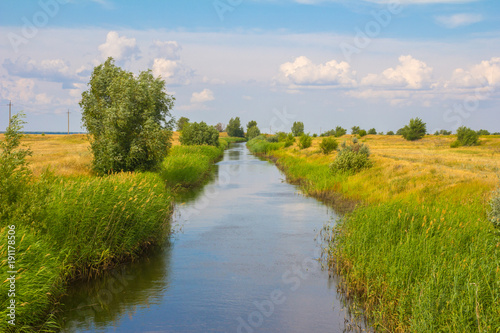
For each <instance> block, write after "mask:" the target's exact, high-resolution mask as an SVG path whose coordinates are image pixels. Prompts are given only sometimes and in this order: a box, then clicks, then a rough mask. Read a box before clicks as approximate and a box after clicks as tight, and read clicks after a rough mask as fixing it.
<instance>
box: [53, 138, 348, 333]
mask: <svg viewBox="0 0 500 333" xmlns="http://www.w3.org/2000/svg"><path fill="white" fill-rule="evenodd" d="M284 178H285V177H284V175H283V174H282V173H281V172H280V171H279V170H278V169H277V168H276V166H274V165H273V164H272V163H270V162H268V161H264V160H261V159H259V158H258V157H255V156H254V155H252V154H251V153H250V152H249V151H248V150H247V148H246V147H245V144H244V143H243V144H233V145H231V147H230V148H229V149H228V150H226V151H225V153H224V158H223V159H222V161H221V162H219V163H217V165H216V167H215V168H214V172H213V177H212V180H211V181H210V182H209V183H208V184H207V185H206V186H204V187H203V188H202V189H199V190H198V191H196V192H193V193H190V194H189V195H187V196H186V198H183V199H184V200H183V201H184V202H182V201H181V202H179V203H178V205H177V207H176V211H175V213H174V217H173V224H174V225H173V228H174V230H175V233H174V234H173V235H172V237H171V239H170V240H169V241H168V244H166V245H165V246H164V247H163V248H162V249H161V250H159V251H157V252H156V253H153V254H152V255H150V256H149V257H148V258H145V259H142V260H140V261H136V262H133V263H131V264H127V265H126V266H125V267H121V268H119V269H115V270H114V271H111V272H109V273H107V274H106V275H105V276H103V277H102V278H99V279H96V280H92V281H90V282H85V283H82V282H79V283H78V284H76V285H73V286H71V288H70V290H69V293H68V296H67V297H66V298H65V299H63V303H64V304H65V306H64V309H63V310H64V312H63V315H64V317H66V326H65V328H64V330H63V331H64V332H134V333H135V332H244V333H250V332H300V333H302V332H342V331H343V330H344V328H345V326H344V318H345V317H346V316H347V315H346V311H345V310H343V307H342V304H341V302H340V301H339V295H338V294H337V292H336V283H335V281H334V280H333V279H332V278H329V274H328V272H327V271H325V270H322V268H321V263H320V262H319V261H318V260H317V259H318V258H319V257H320V253H321V249H322V245H321V244H320V243H321V242H320V241H319V240H318V237H317V235H318V233H319V232H320V231H321V229H322V227H323V226H324V224H326V223H333V222H334V221H335V219H336V215H335V213H334V212H332V211H331V209H329V208H327V207H326V206H325V205H323V204H321V203H320V202H318V201H317V200H315V199H312V198H309V197H305V196H303V195H301V194H300V191H299V189H298V188H297V187H296V186H294V185H290V184H288V183H286V182H285V181H284Z"/></svg>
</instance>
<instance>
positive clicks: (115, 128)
mask: <svg viewBox="0 0 500 333" xmlns="http://www.w3.org/2000/svg"><path fill="white" fill-rule="evenodd" d="M88 85H89V89H88V90H87V91H85V92H83V94H82V100H81V101H80V106H81V108H82V121H83V126H84V127H85V128H86V129H87V131H88V133H89V138H90V140H91V142H90V148H91V150H92V153H93V154H94V159H93V161H92V167H93V169H94V170H95V171H96V172H97V173H98V174H105V173H108V172H114V171H120V170H123V171H132V170H136V169H141V170H151V169H153V168H155V167H157V165H158V164H159V163H160V162H161V161H162V160H163V159H164V158H165V156H166V155H167V154H168V151H169V148H170V146H171V143H170V139H171V136H172V132H171V130H172V125H173V119H172V116H171V115H170V110H171V109H172V107H173V105H174V100H175V98H174V97H172V96H170V95H167V94H166V92H165V81H163V80H161V79H160V78H156V79H155V78H154V77H153V75H152V73H151V71H150V70H147V71H143V72H141V73H140V74H139V75H138V76H135V75H134V74H133V73H131V72H127V71H125V70H123V69H121V68H120V67H117V66H115V64H114V60H113V58H108V59H107V60H106V62H105V63H104V64H101V65H99V66H97V67H95V68H94V70H93V72H92V75H91V77H90V82H89V84H88Z"/></svg>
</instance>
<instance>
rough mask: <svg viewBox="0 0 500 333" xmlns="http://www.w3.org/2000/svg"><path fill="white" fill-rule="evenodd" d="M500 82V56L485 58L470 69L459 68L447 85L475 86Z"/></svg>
mask: <svg viewBox="0 0 500 333" xmlns="http://www.w3.org/2000/svg"><path fill="white" fill-rule="evenodd" d="M499 84H500V57H499V58H491V59H490V60H484V61H482V62H481V63H479V64H477V65H474V66H472V67H471V68H470V69H469V70H464V69H462V68H457V69H456V70H455V71H454V72H453V75H452V77H451V80H450V81H449V82H447V83H446V84H445V87H446V88H447V87H452V88H453V87H455V88H475V87H481V86H483V87H484V86H488V85H489V86H496V85H499Z"/></svg>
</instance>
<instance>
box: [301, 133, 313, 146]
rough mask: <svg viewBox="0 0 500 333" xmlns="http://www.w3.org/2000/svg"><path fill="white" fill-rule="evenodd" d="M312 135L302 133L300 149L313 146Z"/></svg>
mask: <svg viewBox="0 0 500 333" xmlns="http://www.w3.org/2000/svg"><path fill="white" fill-rule="evenodd" d="M311 144H312V137H311V136H310V135H309V134H304V133H302V134H301V136H300V138H299V147H300V149H305V148H309V147H311Z"/></svg>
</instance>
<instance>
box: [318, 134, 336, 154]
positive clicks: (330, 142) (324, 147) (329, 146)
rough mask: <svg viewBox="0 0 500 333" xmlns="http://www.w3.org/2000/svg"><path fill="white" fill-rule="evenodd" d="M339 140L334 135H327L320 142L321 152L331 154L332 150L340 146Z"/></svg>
mask: <svg viewBox="0 0 500 333" xmlns="http://www.w3.org/2000/svg"><path fill="white" fill-rule="evenodd" d="M338 145H339V144H338V142H337V140H335V139H334V138H332V137H326V138H323V140H321V143H320V144H319V148H320V149H321V152H322V153H323V154H325V155H328V154H330V153H331V152H332V151H334V150H335V149H337V147H338Z"/></svg>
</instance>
